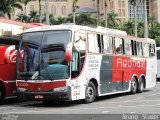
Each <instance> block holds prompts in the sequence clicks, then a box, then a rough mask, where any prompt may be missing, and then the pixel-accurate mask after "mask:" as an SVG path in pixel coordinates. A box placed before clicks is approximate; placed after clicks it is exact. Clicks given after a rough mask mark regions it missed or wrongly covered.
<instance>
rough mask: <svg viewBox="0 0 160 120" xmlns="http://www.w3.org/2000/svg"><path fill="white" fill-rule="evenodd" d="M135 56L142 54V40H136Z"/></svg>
mask: <svg viewBox="0 0 160 120" xmlns="http://www.w3.org/2000/svg"><path fill="white" fill-rule="evenodd" d="M136 46H137V56H142V42H137V45H136Z"/></svg>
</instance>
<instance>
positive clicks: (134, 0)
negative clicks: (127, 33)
mask: <svg viewBox="0 0 160 120" xmlns="http://www.w3.org/2000/svg"><path fill="white" fill-rule="evenodd" d="M130 2H131V4H132V5H133V6H134V29H135V36H136V37H137V1H136V0H131V1H130Z"/></svg>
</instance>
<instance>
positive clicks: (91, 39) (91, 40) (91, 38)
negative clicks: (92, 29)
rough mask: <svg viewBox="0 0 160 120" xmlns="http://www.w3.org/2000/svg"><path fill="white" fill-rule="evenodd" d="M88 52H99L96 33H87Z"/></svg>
mask: <svg viewBox="0 0 160 120" xmlns="http://www.w3.org/2000/svg"><path fill="white" fill-rule="evenodd" d="M88 52H89V53H100V48H99V45H98V40H97V35H96V34H94V33H88Z"/></svg>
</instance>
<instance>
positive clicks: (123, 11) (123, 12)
mask: <svg viewBox="0 0 160 120" xmlns="http://www.w3.org/2000/svg"><path fill="white" fill-rule="evenodd" d="M122 16H123V17H124V16H125V10H124V9H123V10H122Z"/></svg>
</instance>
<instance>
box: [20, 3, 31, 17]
mask: <svg viewBox="0 0 160 120" xmlns="http://www.w3.org/2000/svg"><path fill="white" fill-rule="evenodd" d="M30 1H31V0H21V3H22V4H24V13H23V14H25V15H26V6H27V4H28V3H29V2H30Z"/></svg>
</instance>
